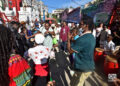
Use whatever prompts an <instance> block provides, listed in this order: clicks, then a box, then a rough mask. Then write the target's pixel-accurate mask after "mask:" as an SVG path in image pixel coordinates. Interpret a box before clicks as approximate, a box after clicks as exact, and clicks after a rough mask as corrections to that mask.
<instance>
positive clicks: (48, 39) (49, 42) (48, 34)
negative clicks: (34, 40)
mask: <svg viewBox="0 0 120 86" xmlns="http://www.w3.org/2000/svg"><path fill="white" fill-rule="evenodd" d="M40 32H42V34H44V36H45V41H44V43H43V45H44V46H46V47H48V48H49V49H52V47H53V43H52V35H54V34H55V33H54V31H53V29H52V28H50V24H49V23H45V28H43V29H42V30H41V31H40Z"/></svg>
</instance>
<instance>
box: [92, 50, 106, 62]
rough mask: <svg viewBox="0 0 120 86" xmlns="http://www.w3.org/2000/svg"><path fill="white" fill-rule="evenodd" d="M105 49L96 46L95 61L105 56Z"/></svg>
mask: <svg viewBox="0 0 120 86" xmlns="http://www.w3.org/2000/svg"><path fill="white" fill-rule="evenodd" d="M103 51H104V50H103V49H101V48H95V52H94V61H95V62H96V61H98V60H99V59H100V58H103V57H104V56H103V55H104V52H103Z"/></svg>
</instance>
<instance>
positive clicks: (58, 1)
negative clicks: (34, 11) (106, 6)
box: [37, 0, 92, 13]
mask: <svg viewBox="0 0 120 86" xmlns="http://www.w3.org/2000/svg"><path fill="white" fill-rule="evenodd" d="M37 1H40V0H37ZM41 1H43V3H44V5H46V6H48V12H49V13H51V12H52V10H54V9H57V8H67V7H70V6H72V7H74V8H76V7H78V6H83V5H85V4H86V3H88V2H90V1H92V0H41ZM74 1H75V2H74Z"/></svg>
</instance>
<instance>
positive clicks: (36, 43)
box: [0, 20, 120, 86]
mask: <svg viewBox="0 0 120 86" xmlns="http://www.w3.org/2000/svg"><path fill="white" fill-rule="evenodd" d="M119 25H120V24H119V23H116V25H115V26H116V27H113V29H108V27H107V26H106V25H104V24H103V23H101V24H100V25H99V26H97V27H95V26H94V24H93V23H91V22H87V21H84V20H83V21H81V22H80V23H79V24H75V23H68V24H67V23H66V22H61V23H57V22H55V23H52V24H50V23H48V22H39V21H35V22H31V23H29V22H14V21H13V22H11V23H8V24H4V23H2V22H1V24H0V68H1V69H0V76H1V77H0V84H2V85H1V86H8V84H9V85H10V86H16V85H17V86H22V85H25V86H30V85H32V86H46V85H47V86H55V81H50V74H49V65H48V63H49V59H55V53H59V52H60V50H61V49H62V50H63V51H64V53H65V54H67V55H69V56H70V62H71V66H73V65H74V69H75V71H74V72H73V74H74V76H73V79H74V80H73V82H72V84H71V86H83V84H84V81H85V80H86V79H87V78H88V77H89V76H90V74H91V73H92V71H94V69H95V64H94V58H93V57H94V50H95V47H100V48H101V49H103V50H104V52H105V54H106V55H111V54H113V52H114V51H115V49H116V46H119V45H120V26H119ZM88 57H89V58H88ZM30 60H32V61H33V64H32V65H31V64H30V65H29V64H28V63H27V62H30ZM33 65H34V66H33ZM75 74H77V76H78V78H79V80H77V79H78V78H77V79H76V77H75ZM4 81H6V83H5V82H4ZM76 83H77V84H76ZM50 84H51V85H50Z"/></svg>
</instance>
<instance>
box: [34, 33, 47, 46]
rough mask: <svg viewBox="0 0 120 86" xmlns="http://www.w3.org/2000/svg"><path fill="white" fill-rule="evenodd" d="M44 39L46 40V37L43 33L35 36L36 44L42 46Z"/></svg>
mask: <svg viewBox="0 0 120 86" xmlns="http://www.w3.org/2000/svg"><path fill="white" fill-rule="evenodd" d="M44 39H45V37H44V35H43V34H41V33H39V34H37V35H35V43H36V44H37V45H39V44H42V43H43V42H44Z"/></svg>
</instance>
